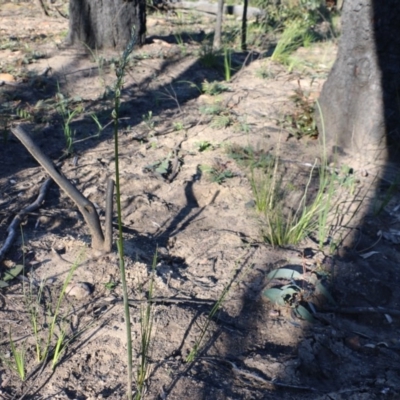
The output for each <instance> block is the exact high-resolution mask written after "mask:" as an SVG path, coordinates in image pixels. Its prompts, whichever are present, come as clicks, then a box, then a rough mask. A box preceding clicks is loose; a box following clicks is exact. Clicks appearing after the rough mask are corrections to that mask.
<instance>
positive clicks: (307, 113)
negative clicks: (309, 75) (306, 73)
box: [283, 82, 318, 139]
mask: <svg viewBox="0 0 400 400" xmlns="http://www.w3.org/2000/svg"><path fill="white" fill-rule="evenodd" d="M298 85H299V87H298V88H297V89H296V90H295V93H294V95H292V96H291V99H292V100H293V101H294V104H295V111H294V112H293V113H291V114H288V115H286V116H285V118H284V121H283V127H284V128H285V129H287V130H288V131H289V132H290V134H291V135H293V136H294V137H296V138H301V137H303V136H307V137H310V138H312V139H316V138H317V137H318V128H317V124H316V121H315V118H314V115H315V107H314V105H315V102H314V100H313V99H312V98H310V95H309V94H308V93H306V92H304V90H303V88H302V87H301V85H300V82H298Z"/></svg>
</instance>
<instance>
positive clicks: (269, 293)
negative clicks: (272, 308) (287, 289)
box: [263, 288, 285, 306]
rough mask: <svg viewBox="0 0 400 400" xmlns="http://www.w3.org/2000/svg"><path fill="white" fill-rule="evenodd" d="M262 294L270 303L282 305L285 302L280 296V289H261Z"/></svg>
mask: <svg viewBox="0 0 400 400" xmlns="http://www.w3.org/2000/svg"><path fill="white" fill-rule="evenodd" d="M263 295H264V296H265V297H267V298H268V299H269V300H270V301H271V302H272V303H274V304H278V305H280V306H284V305H285V302H284V300H283V298H282V290H281V289H277V288H271V289H267V290H264V291H263Z"/></svg>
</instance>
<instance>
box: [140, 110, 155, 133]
mask: <svg viewBox="0 0 400 400" xmlns="http://www.w3.org/2000/svg"><path fill="white" fill-rule="evenodd" d="M142 118H143V122H144V124H145V125H146V126H147V128H148V129H149V131H154V128H155V125H156V122H155V120H154V116H153V111H148V112H147V114H143V115H142Z"/></svg>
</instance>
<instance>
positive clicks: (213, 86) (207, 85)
mask: <svg viewBox="0 0 400 400" xmlns="http://www.w3.org/2000/svg"><path fill="white" fill-rule="evenodd" d="M201 89H202V91H203V93H205V94H208V95H209V96H217V95H219V94H221V93H223V92H227V91H228V90H229V87H228V86H226V85H224V84H222V83H220V82H217V81H214V82H208V81H204V82H203V83H202V84H201Z"/></svg>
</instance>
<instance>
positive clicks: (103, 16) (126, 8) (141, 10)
mask: <svg viewBox="0 0 400 400" xmlns="http://www.w3.org/2000/svg"><path fill="white" fill-rule="evenodd" d="M132 27H134V29H135V34H136V37H137V44H138V45H142V44H143V43H144V40H145V33H146V0H132V1H123V0H70V2H69V32H68V38H67V44H83V43H84V44H86V45H87V46H89V47H90V48H91V49H103V48H112V49H119V50H121V49H123V48H124V47H125V46H126V45H127V43H128V42H129V40H130V38H131V32H132Z"/></svg>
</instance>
